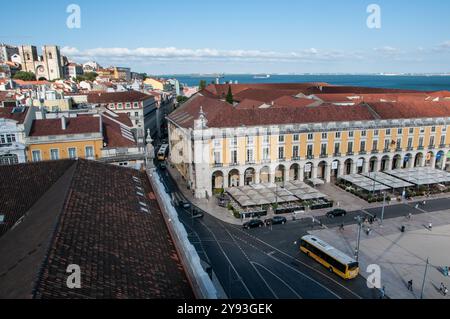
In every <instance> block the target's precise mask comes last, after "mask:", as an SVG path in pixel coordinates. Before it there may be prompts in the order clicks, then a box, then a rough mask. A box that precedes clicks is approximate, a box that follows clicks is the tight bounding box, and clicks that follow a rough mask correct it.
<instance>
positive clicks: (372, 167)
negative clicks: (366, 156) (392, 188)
mask: <svg viewBox="0 0 450 319" xmlns="http://www.w3.org/2000/svg"><path fill="white" fill-rule="evenodd" d="M376 171H378V157H376V156H372V157H371V158H370V160H369V172H370V173H373V172H376Z"/></svg>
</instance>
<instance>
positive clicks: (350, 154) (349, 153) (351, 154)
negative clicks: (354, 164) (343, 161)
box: [347, 152, 355, 156]
mask: <svg viewBox="0 0 450 319" xmlns="http://www.w3.org/2000/svg"><path fill="white" fill-rule="evenodd" d="M353 155H355V153H353V152H347V156H353Z"/></svg>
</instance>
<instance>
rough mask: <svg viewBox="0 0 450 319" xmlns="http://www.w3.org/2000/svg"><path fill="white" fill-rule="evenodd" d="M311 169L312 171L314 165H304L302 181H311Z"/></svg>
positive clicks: (311, 163)
mask: <svg viewBox="0 0 450 319" xmlns="http://www.w3.org/2000/svg"><path fill="white" fill-rule="evenodd" d="M313 169H314V163H313V162H308V163H306V164H305V167H303V181H306V180H308V179H311V178H312V176H313Z"/></svg>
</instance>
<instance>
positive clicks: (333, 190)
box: [167, 164, 450, 225]
mask: <svg viewBox="0 0 450 319" xmlns="http://www.w3.org/2000/svg"><path fill="white" fill-rule="evenodd" d="M167 172H168V173H170V175H171V176H172V178H173V180H174V181H175V183H176V184H177V185H178V188H179V190H180V191H181V193H182V194H183V195H184V197H186V199H187V200H188V201H190V202H191V203H193V204H194V205H195V206H197V207H199V208H201V209H202V210H204V211H205V212H207V213H208V214H210V215H211V216H214V217H215V218H217V219H220V220H221V221H223V222H226V223H229V224H234V225H242V223H243V221H242V220H241V219H237V218H235V217H234V216H233V214H232V213H231V212H230V211H229V210H228V209H226V208H224V207H220V206H218V205H217V202H216V198H215V197H211V198H210V199H196V198H194V196H193V195H192V192H191V190H189V189H188V188H187V182H186V181H185V180H184V179H183V178H182V177H181V174H180V173H179V172H178V171H177V170H176V169H175V168H172V167H171V165H170V164H168V165H167ZM317 189H318V190H319V191H320V192H322V193H324V194H325V195H327V196H328V198H330V199H332V200H334V203H335V204H334V208H337V207H339V208H341V209H345V210H346V211H349V212H350V211H358V210H362V209H370V208H379V207H382V206H383V203H370V204H369V203H368V202H366V201H365V200H362V199H361V198H359V197H357V196H355V195H353V194H351V193H349V192H346V191H345V190H343V189H341V188H339V187H338V186H336V185H334V184H324V185H321V186H319V187H317ZM449 196H450V194H449V193H443V194H439V195H434V196H431V197H415V198H414V199H413V200H410V201H404V202H398V201H397V200H392V201H391V202H386V207H388V206H393V205H398V204H402V203H405V204H408V203H412V202H416V201H423V200H426V201H429V200H433V199H438V198H447V197H449ZM330 210H331V208H325V209H318V210H309V211H308V212H307V213H306V214H304V215H302V216H298V218H307V219H310V218H311V217H314V218H318V217H322V216H324V215H325V214H326V213H327V212H329V211H330ZM279 216H284V217H286V218H288V219H290V218H291V217H292V214H284V215H279ZM271 217H273V214H269V215H267V216H265V218H271Z"/></svg>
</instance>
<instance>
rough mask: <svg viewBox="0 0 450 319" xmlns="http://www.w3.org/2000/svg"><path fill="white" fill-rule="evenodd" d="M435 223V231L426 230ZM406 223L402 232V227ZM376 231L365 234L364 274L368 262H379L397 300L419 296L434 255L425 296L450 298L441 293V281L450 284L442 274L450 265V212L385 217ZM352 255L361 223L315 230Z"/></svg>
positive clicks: (389, 291) (388, 290)
mask: <svg viewBox="0 0 450 319" xmlns="http://www.w3.org/2000/svg"><path fill="white" fill-rule="evenodd" d="M430 221H432V222H433V230H432V231H430V230H428V229H426V227H425V226H426V225H427V224H428V222H430ZM402 225H405V226H406V232H405V233H401V232H400V227H401V226H402ZM371 227H372V230H373V232H372V234H371V235H369V236H367V235H366V234H365V233H364V232H363V233H362V234H361V245H360V259H359V262H360V274H361V276H363V277H365V278H367V277H368V276H369V275H370V273H368V272H366V270H367V266H368V265H373V264H376V265H379V266H380V268H381V280H382V282H381V284H382V286H383V285H384V286H386V294H387V295H388V296H389V297H390V298H393V299H396V298H398V299H418V298H420V293H421V289H422V283H423V278H424V273H425V265H426V260H427V258H430V265H429V266H428V271H427V277H426V281H425V288H424V298H425V299H432V298H433V299H437V298H447V299H450V296H447V297H444V296H443V295H441V294H440V292H439V286H440V283H441V282H443V283H444V284H445V285H446V286H447V287H449V286H450V278H449V277H444V276H443V275H442V272H441V271H442V269H441V268H442V267H443V266H445V265H450V255H449V254H446V253H444V252H445V251H448V242H449V236H450V211H449V210H445V211H440V212H434V213H432V214H430V213H425V214H421V215H414V217H413V219H412V220H406V219H405V218H404V217H399V218H394V219H389V220H385V222H384V224H383V227H381V226H380V225H378V224H374V225H372V226H371ZM311 233H312V234H314V235H317V236H318V237H320V238H321V239H323V240H324V241H326V242H329V243H331V244H332V245H333V246H334V247H336V248H337V249H339V250H341V251H343V252H344V253H346V254H348V255H349V256H353V253H354V251H355V248H356V239H357V236H358V226H357V225H349V226H346V227H345V229H344V230H343V231H340V230H339V229H338V228H333V229H322V230H316V231H312V232H311ZM409 280H413V291H412V292H411V291H409V290H408V289H407V282H408V281H409Z"/></svg>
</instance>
